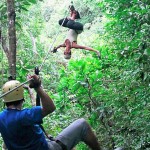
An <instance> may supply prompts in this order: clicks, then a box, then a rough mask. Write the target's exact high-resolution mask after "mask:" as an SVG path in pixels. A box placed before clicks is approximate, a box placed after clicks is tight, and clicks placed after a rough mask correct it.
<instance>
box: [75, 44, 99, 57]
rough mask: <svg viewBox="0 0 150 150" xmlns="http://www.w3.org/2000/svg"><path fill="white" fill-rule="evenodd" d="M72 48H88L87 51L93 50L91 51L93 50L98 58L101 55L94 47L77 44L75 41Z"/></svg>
mask: <svg viewBox="0 0 150 150" xmlns="http://www.w3.org/2000/svg"><path fill="white" fill-rule="evenodd" d="M72 48H75V49H84V50H88V51H93V52H95V53H96V54H97V55H98V57H99V58H100V57H101V56H100V52H99V51H98V50H95V49H93V48H91V47H87V46H81V45H78V44H76V43H75V42H73V43H72Z"/></svg>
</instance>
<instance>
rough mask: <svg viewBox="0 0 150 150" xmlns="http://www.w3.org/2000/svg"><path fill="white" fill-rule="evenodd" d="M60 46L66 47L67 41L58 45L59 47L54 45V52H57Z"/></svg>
mask: <svg viewBox="0 0 150 150" xmlns="http://www.w3.org/2000/svg"><path fill="white" fill-rule="evenodd" d="M60 47H66V45H65V43H63V44H60V45H58V46H57V47H54V49H53V50H52V52H53V53H56V52H57V49H58V48H60Z"/></svg>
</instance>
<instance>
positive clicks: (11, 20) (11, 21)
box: [7, 0, 16, 79]
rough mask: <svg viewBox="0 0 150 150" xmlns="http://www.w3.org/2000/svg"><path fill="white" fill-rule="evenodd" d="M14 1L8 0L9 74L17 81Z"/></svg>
mask: <svg viewBox="0 0 150 150" xmlns="http://www.w3.org/2000/svg"><path fill="white" fill-rule="evenodd" d="M14 3H15V2H14V0H7V15H8V38H9V56H8V57H9V58H8V63H9V74H10V76H11V79H16V28H15V18H16V14H15V7H14Z"/></svg>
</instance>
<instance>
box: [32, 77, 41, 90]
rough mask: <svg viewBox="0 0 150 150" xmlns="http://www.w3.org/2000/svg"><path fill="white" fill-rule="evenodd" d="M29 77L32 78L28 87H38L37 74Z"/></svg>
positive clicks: (39, 82) (39, 83) (39, 81)
mask: <svg viewBox="0 0 150 150" xmlns="http://www.w3.org/2000/svg"><path fill="white" fill-rule="evenodd" d="M30 78H33V80H31V81H30V82H29V87H30V88H38V87H40V86H41V80H40V78H39V77H38V76H37V75H33V76H30Z"/></svg>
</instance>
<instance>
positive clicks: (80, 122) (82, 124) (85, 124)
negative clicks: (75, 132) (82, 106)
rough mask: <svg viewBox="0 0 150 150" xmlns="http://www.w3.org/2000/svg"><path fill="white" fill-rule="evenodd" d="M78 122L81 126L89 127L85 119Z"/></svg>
mask: <svg viewBox="0 0 150 150" xmlns="http://www.w3.org/2000/svg"><path fill="white" fill-rule="evenodd" d="M77 121H78V124H79V125H80V126H88V123H87V122H86V120H85V119H84V118H80V119H78V120H77Z"/></svg>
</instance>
